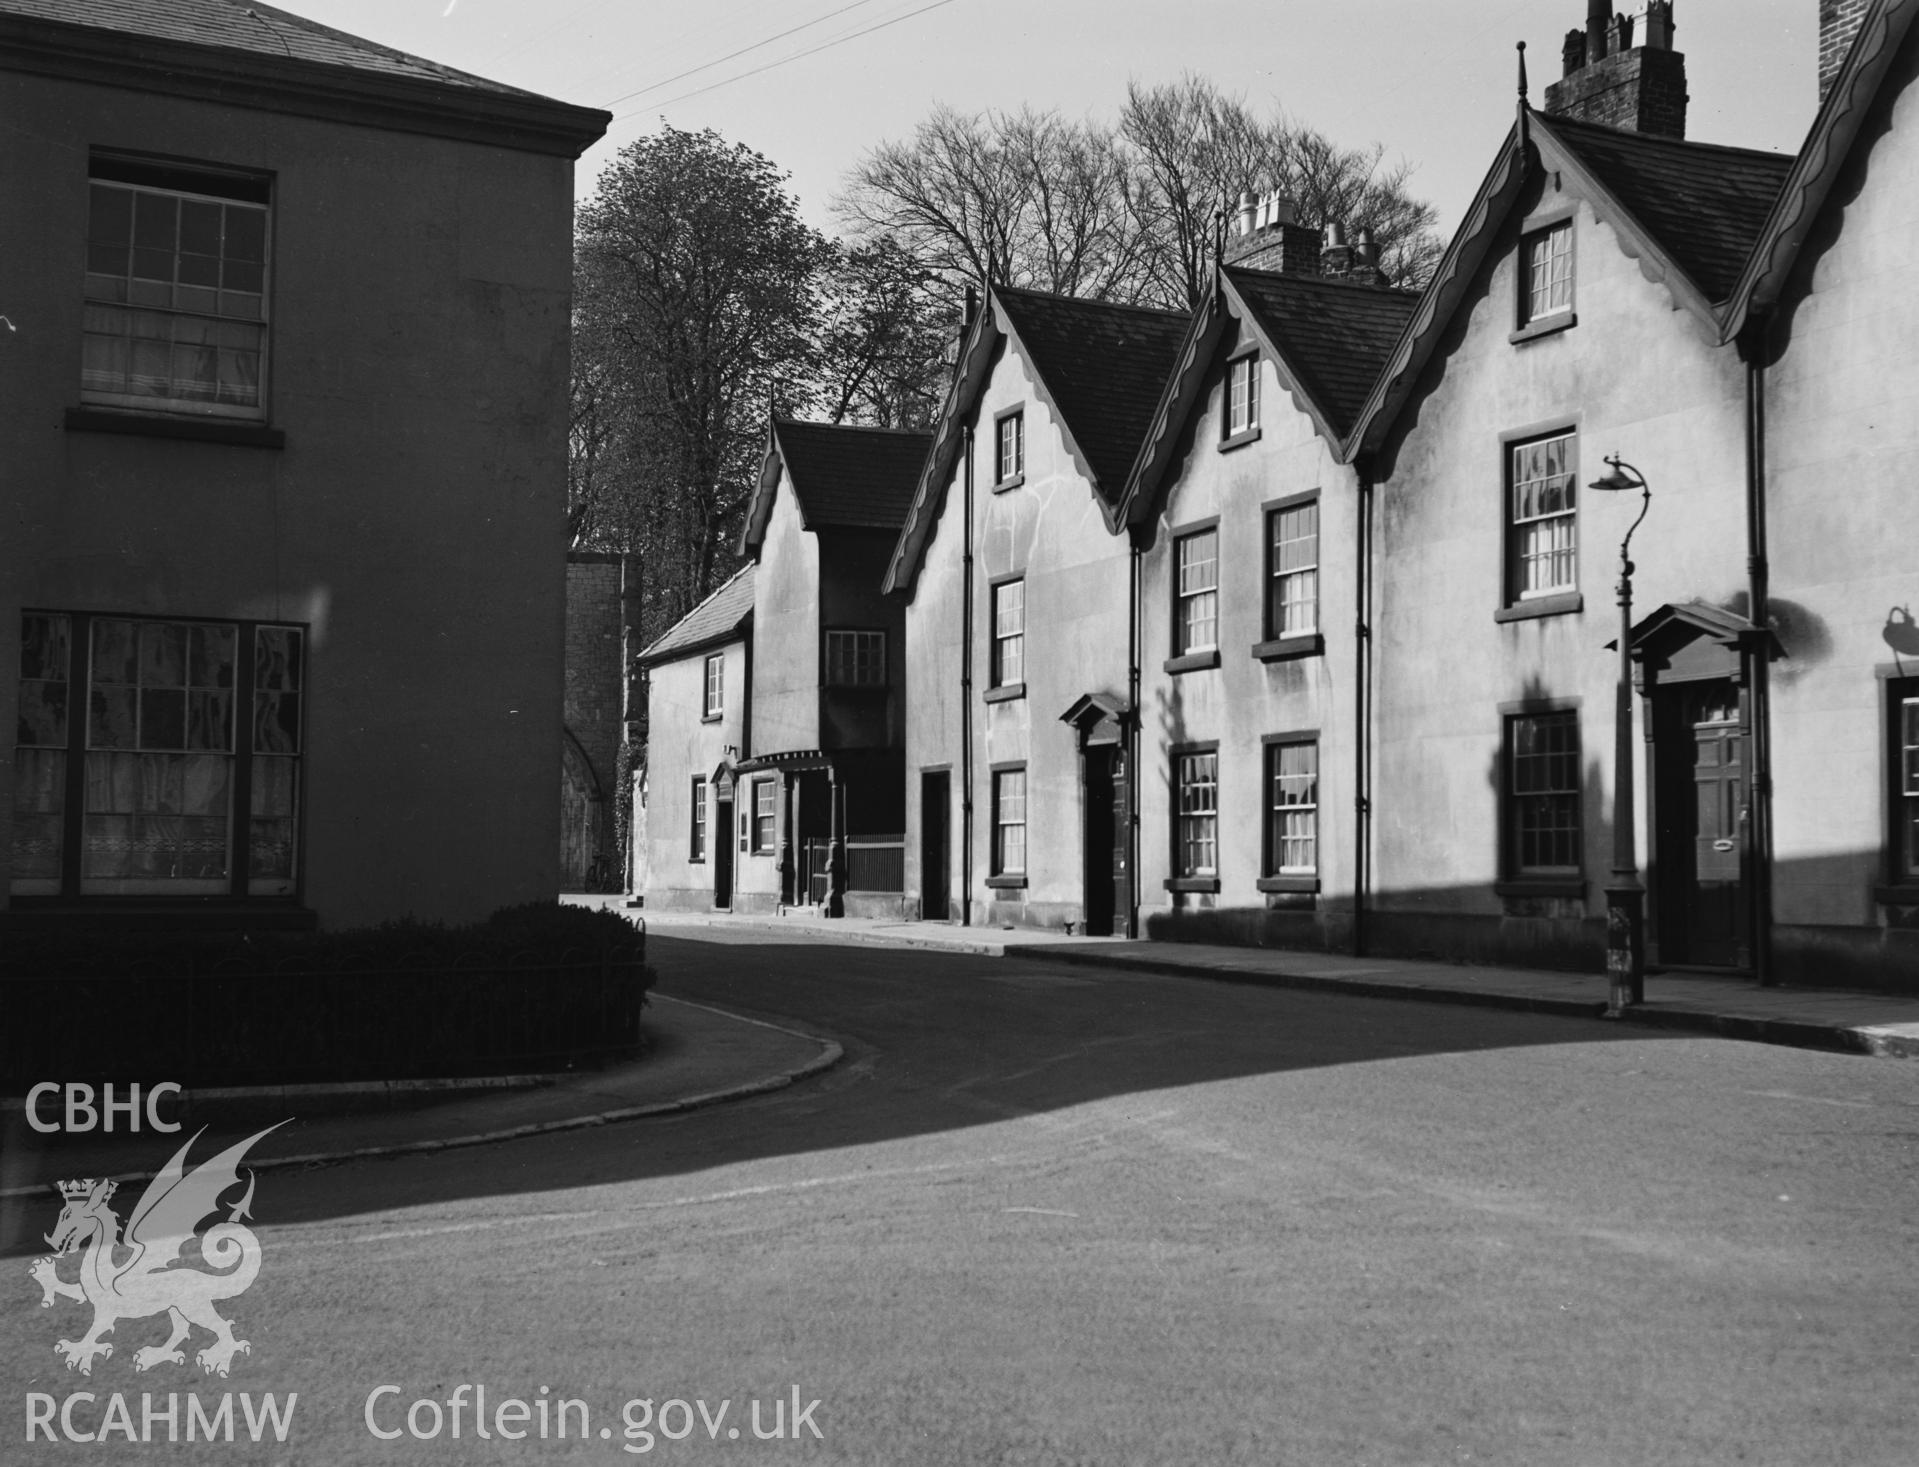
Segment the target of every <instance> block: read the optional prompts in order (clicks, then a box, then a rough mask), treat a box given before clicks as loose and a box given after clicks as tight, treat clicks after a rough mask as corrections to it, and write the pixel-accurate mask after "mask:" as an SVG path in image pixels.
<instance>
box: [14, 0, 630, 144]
mask: <svg viewBox="0 0 1919 1467" xmlns="http://www.w3.org/2000/svg"><path fill="white" fill-rule="evenodd" d="M0 68H4V69H11V70H20V71H31V72H40V73H42V74H48V75H57V76H71V77H76V78H79V79H83V80H88V81H98V82H102V83H106V84H130V85H136V86H141V87H144V88H146V89H149V90H155V91H164V92H172V93H177V94H180V95H186V96H195V97H205V98H209V99H211V100H215V101H220V102H226V103H229V104H231V105H236V106H246V107H264V108H268V109H271V110H275V111H283V112H292V113H296V114H304V115H318V116H325V117H329V118H334V119H336V120H342V121H357V122H360V123H363V124H365V125H367V126H373V127H395V128H400V129H403V130H407V131H414V132H428V133H436V134H445V135H449V136H456V137H466V136H476V135H478V136H483V137H484V138H485V139H486V140H487V141H491V142H503V143H505V144H507V145H509V146H517V147H524V148H528V149H531V150H534V151H539V152H548V153H560V154H564V155H566V156H570V157H578V156H579V154H580V153H581V152H582V151H584V150H585V148H586V147H587V146H589V145H590V144H591V143H592V142H593V141H595V140H596V139H597V138H598V137H599V136H600V135H601V134H602V133H604V132H605V130H606V127H607V124H608V123H609V122H610V121H611V120H612V118H611V114H609V113H606V112H600V111H594V110H591V109H588V108H584V107H574V106H570V105H568V104H566V103H563V102H556V101H553V100H551V99H550V98H547V97H542V96H540V95H539V94H538V93H535V92H529V91H525V90H523V89H521V88H519V87H510V86H507V85H505V84H504V83H501V82H496V81H489V80H487V79H486V78H485V77H479V76H474V75H472V74H471V73H469V72H464V71H458V70H455V69H454V68H453V67H451V66H442V65H441V64H440V63H439V62H437V61H428V60H427V59H425V58H424V57H420V56H413V55H409V54H408V53H407V52H405V51H398V50H395V49H394V48H392V47H391V46H382V45H380V44H379V43H377V42H375V41H369V40H366V39H364V38H362V37H360V36H354V35H349V34H348V33H347V32H345V31H340V30H335V29H334V28H333V27H331V26H325V25H321V24H320V23H319V22H317V21H312V20H307V19H306V18H305V17H303V16H298V15H294V14H292V13H291V12H290V11H285V10H279V9H276V8H274V7H273V6H271V5H265V4H261V3H259V0H0Z"/></svg>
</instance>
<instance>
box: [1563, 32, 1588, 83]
mask: <svg viewBox="0 0 1919 1467" xmlns="http://www.w3.org/2000/svg"><path fill="white" fill-rule="evenodd" d="M1559 57H1560V60H1561V62H1563V63H1564V65H1563V68H1562V70H1561V71H1560V73H1559V74H1560V75H1561V76H1571V75H1572V74H1573V73H1574V72H1575V71H1578V70H1579V69H1580V68H1581V67H1583V66H1584V65H1585V64H1586V33H1585V32H1584V31H1578V30H1573V31H1567V32H1566V44H1565V45H1564V46H1562V47H1561V48H1560V52H1559Z"/></svg>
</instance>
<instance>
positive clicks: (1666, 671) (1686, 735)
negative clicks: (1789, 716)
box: [1633, 618, 1761, 973]
mask: <svg viewBox="0 0 1919 1467" xmlns="http://www.w3.org/2000/svg"><path fill="white" fill-rule="evenodd" d="M1649 620H1650V618H1649ZM1644 625H1645V624H1644V623H1642V627H1643V626H1644ZM1664 630H1666V631H1667V633H1668V635H1667V637H1666V638H1665V639H1663V641H1664V644H1663V646H1660V645H1657V644H1656V643H1655V639H1654V638H1652V637H1648V638H1647V639H1646V641H1645V643H1643V644H1642V643H1641V640H1640V637H1639V635H1637V634H1636V635H1635V638H1634V641H1635V646H1634V650H1633V655H1634V658H1635V664H1636V666H1635V672H1636V681H1637V684H1638V691H1639V695H1640V710H1641V714H1642V717H1641V720H1640V722H1641V733H1642V742H1643V745H1644V759H1643V767H1644V769H1645V770H1646V778H1645V781H1644V785H1645V802H1646V808H1645V830H1646V961H1647V963H1648V965H1649V966H1653V967H1659V966H1665V965H1669V964H1673V963H1679V964H1682V965H1684V966H1686V967H1693V966H1715V967H1716V966H1718V965H1703V964H1695V963H1694V961H1693V960H1692V955H1691V954H1690V953H1688V954H1686V955H1685V956H1683V957H1677V956H1675V955H1674V954H1672V953H1671V952H1668V951H1666V950H1665V949H1666V947H1667V944H1668V942H1669V941H1670V939H1671V938H1672V937H1673V936H1674V935H1675V934H1674V932H1673V931H1671V930H1670V929H1668V928H1667V927H1666V925H1665V924H1666V919H1667V917H1668V916H1669V915H1670V914H1669V913H1668V912H1667V911H1666V910H1665V908H1666V906H1667V902H1668V898H1669V896H1670V894H1671V893H1670V891H1669V886H1670V883H1671V880H1672V879H1673V873H1672V872H1671V870H1670V869H1669V868H1668V865H1667V861H1666V859H1665V858H1666V857H1667V856H1669V855H1670V854H1671V852H1670V849H1669V848H1668V847H1667V845H1666V842H1665V840H1664V838H1663V834H1662V830H1661V827H1660V823H1659V813H1660V803H1659V802H1660V797H1661V789H1662V788H1663V787H1664V786H1665V785H1667V784H1668V783H1669V782H1675V769H1676V767H1677V766H1676V764H1675V762H1674V761H1678V760H1681V759H1682V758H1683V760H1684V767H1685V769H1686V771H1687V775H1688V778H1687V782H1686V797H1687V798H1688V799H1696V798H1697V796H1696V795H1695V794H1694V793H1693V788H1692V781H1691V770H1692V768H1693V760H1694V758H1695V757H1696V752H1695V747H1694V738H1693V728H1692V725H1691V724H1689V723H1688V722H1686V720H1685V718H1684V703H1683V700H1684V698H1685V696H1686V693H1687V692H1688V691H1689V690H1690V689H1692V688H1696V687H1697V686H1698V685H1700V684H1701V683H1708V682H1729V683H1731V684H1732V686H1733V689H1734V691H1735V693H1736V694H1737V696H1738V699H1739V730H1740V735H1741V737H1742V738H1744V740H1745V743H1746V748H1745V758H1744V770H1745V774H1744V777H1745V779H1746V781H1747V792H1746V798H1747V802H1748V807H1750V805H1751V803H1752V802H1753V800H1754V799H1755V798H1756V791H1754V790H1753V789H1752V788H1751V781H1752V780H1753V779H1754V777H1755V760H1754V749H1755V746H1756V742H1757V739H1756V732H1757V731H1756V729H1755V728H1754V716H1755V715H1754V707H1753V682H1752V659H1753V649H1752V647H1751V645H1750V644H1749V643H1748V642H1747V641H1746V639H1744V638H1726V637H1708V636H1707V635H1706V634H1705V633H1704V632H1702V631H1701V630H1699V629H1697V628H1691V629H1685V630H1682V629H1680V628H1678V627H1677V626H1676V625H1675V624H1673V623H1668V624H1667V626H1666V627H1665V628H1664ZM1688 631H1689V632H1690V634H1688ZM1702 641H1703V642H1705V643H1706V644H1707V645H1705V646H1701V645H1700V643H1701V642H1702ZM1675 658H1679V659H1683V660H1681V661H1680V663H1679V665H1677V666H1675V665H1674V659H1675ZM1756 830H1757V822H1756V821H1753V820H1747V821H1745V822H1743V824H1742V826H1741V830H1740V835H1739V840H1740V850H1739V867H1740V882H1739V884H1740V888H1741V891H1742V894H1743V895H1742V906H1743V916H1742V924H1741V925H1742V926H1743V928H1744V931H1743V933H1742V934H1741V938H1740V942H1739V947H1738V952H1737V957H1738V961H1737V962H1736V963H1734V964H1733V965H1732V966H1731V967H1730V968H1727V969H1725V970H1724V971H1727V972H1748V973H1749V972H1752V971H1753V957H1754V954H1755V953H1756V952H1757V951H1758V942H1759V933H1758V931H1757V930H1756V927H1757V923H1758V921H1759V920H1760V919H1759V902H1758V900H1757V895H1758V885H1759V881H1760V879H1761V873H1760V870H1759V851H1758V848H1757V845H1756V843H1755V833H1756Z"/></svg>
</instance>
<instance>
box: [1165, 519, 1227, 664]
mask: <svg viewBox="0 0 1919 1467" xmlns="http://www.w3.org/2000/svg"><path fill="white" fill-rule="evenodd" d="M1174 564H1175V568H1176V575H1177V580H1176V581H1175V583H1174V588H1173V594H1174V606H1173V655H1174V656H1176V657H1185V656H1188V655H1190V654H1192V653H1195V652H1206V651H1210V650H1212V649H1214V648H1217V647H1218V646H1219V531H1218V529H1217V528H1215V529H1209V530H1200V531H1198V532H1197V533H1195V534H1191V535H1182V536H1180V538H1179V539H1178V540H1177V541H1175V542H1174Z"/></svg>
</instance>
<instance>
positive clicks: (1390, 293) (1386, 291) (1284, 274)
mask: <svg viewBox="0 0 1919 1467" xmlns="http://www.w3.org/2000/svg"><path fill="white" fill-rule="evenodd" d="M1221 268H1222V269H1224V270H1225V271H1226V273H1227V274H1229V275H1254V276H1257V277H1259V278H1260V279H1262V280H1283V281H1285V282H1286V283H1287V284H1288V285H1316V286H1319V287H1321V288H1322V289H1325V290H1365V291H1371V292H1372V293H1373V294H1374V295H1379V296H1387V297H1391V298H1394V299H1398V300H1402V301H1408V302H1417V301H1418V299H1419V297H1420V294H1421V293H1420V292H1419V291H1417V290H1413V289H1411V288H1410V287H1408V286H1404V285H1386V284H1379V283H1376V282H1374V281H1371V280H1353V279H1350V278H1348V277H1346V276H1343V275H1303V274H1300V273H1298V272H1296V271H1292V270H1261V269H1258V268H1256V267H1254V266H1251V265H1225V266H1222V267H1221Z"/></svg>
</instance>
